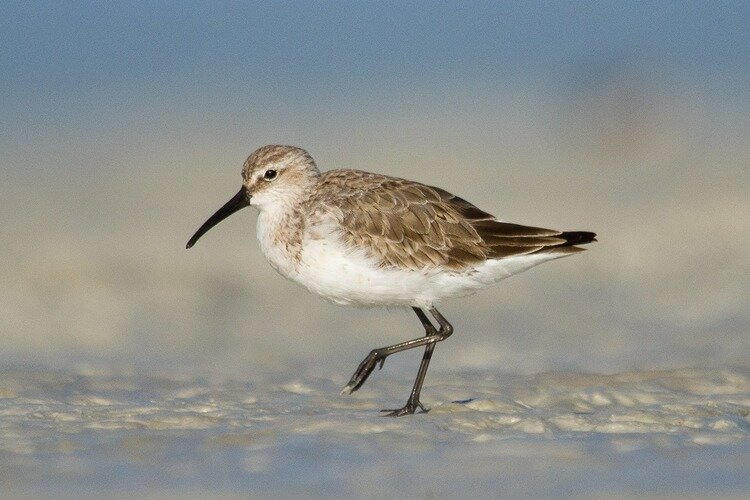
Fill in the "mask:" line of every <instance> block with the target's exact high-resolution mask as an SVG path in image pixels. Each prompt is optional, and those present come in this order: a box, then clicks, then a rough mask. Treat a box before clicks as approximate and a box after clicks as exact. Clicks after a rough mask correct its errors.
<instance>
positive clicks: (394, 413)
mask: <svg viewBox="0 0 750 500" xmlns="http://www.w3.org/2000/svg"><path fill="white" fill-rule="evenodd" d="M417 408H418V409H420V410H422V411H421V412H420V413H427V412H428V411H430V409H429V408H425V407H424V405H423V404H422V403H420V402H419V400H416V401H412V400H411V398H409V401H407V402H406V405H404V407H403V408H399V409H397V410H380V411H381V412H383V413H385V415H383V416H384V417H402V416H404V415H413V414H414V413H416V412H417Z"/></svg>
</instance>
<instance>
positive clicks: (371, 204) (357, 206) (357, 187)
mask: <svg viewBox="0 0 750 500" xmlns="http://www.w3.org/2000/svg"><path fill="white" fill-rule="evenodd" d="M318 188H319V189H318V190H317V193H318V194H317V195H316V199H315V201H316V202H318V203H320V204H321V205H322V206H325V207H326V208H327V210H326V212H327V213H334V214H335V215H336V218H337V220H338V222H339V224H340V225H341V227H342V228H343V230H344V233H345V237H346V239H347V241H348V243H349V244H351V245H354V246H357V247H360V248H364V249H366V250H367V251H368V253H370V254H371V255H372V256H373V257H375V258H376V259H378V260H379V261H380V262H381V263H382V264H383V265H384V266H388V267H398V268H405V269H411V270H421V269H426V268H431V267H437V266H441V267H446V268H448V269H452V270H455V271H464V270H468V269H470V268H471V267H473V266H474V265H476V264H479V263H481V262H483V261H485V260H486V259H488V258H490V259H498V258H504V257H510V256H514V255H524V254H529V253H533V252H538V251H545V250H548V249H551V248H555V247H562V246H566V245H570V244H571V243H569V242H568V239H567V238H566V236H565V235H566V234H572V233H561V232H560V231H554V230H549V229H541V228H534V227H527V226H520V225H517V224H509V223H506V222H499V221H497V220H495V218H494V216H492V215H491V214H489V213H487V212H484V211H482V210H480V209H479V208H477V207H475V206H474V205H472V204H471V203H469V202H467V201H466V200H464V199H462V198H459V197H457V196H454V195H452V194H450V193H448V192H447V191H444V190H442V189H440V188H435V187H431V186H426V185H424V184H420V183H417V182H412V181H407V180H404V179H398V178H393V177H387V176H382V175H378V174H371V173H368V172H360V171H356V170H334V171H330V172H326V173H325V174H323V179H322V180H321V183H320V184H319V186H318ZM577 250H580V249H577Z"/></svg>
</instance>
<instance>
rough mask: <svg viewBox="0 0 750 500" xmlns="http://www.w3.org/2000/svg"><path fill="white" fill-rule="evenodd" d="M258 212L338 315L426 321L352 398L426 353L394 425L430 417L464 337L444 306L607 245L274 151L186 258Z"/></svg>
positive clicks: (265, 247)
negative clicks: (433, 370)
mask: <svg viewBox="0 0 750 500" xmlns="http://www.w3.org/2000/svg"><path fill="white" fill-rule="evenodd" d="M248 206H253V207H255V208H256V209H257V210H258V212H259V213H258V219H257V223H256V232H257V239H258V243H259V245H260V248H261V250H262V252H263V254H264V255H265V257H266V258H267V259H268V261H269V262H270V264H271V266H272V267H273V268H274V269H275V270H276V271H277V272H278V273H279V274H281V275H282V276H284V277H286V278H288V279H290V280H292V281H294V282H296V283H298V284H300V285H302V286H303V287H304V288H307V289H308V290H309V291H311V292H313V293H316V294H318V295H321V296H323V297H324V298H326V299H328V300H329V301H332V302H334V303H336V304H342V305H357V306H400V307H410V308H412V310H413V311H414V312H415V313H416V315H417V317H418V318H419V320H420V322H421V323H422V327H423V328H424V335H423V336H421V337H418V338H414V339H411V340H407V341H405V342H401V343H398V344H395V345H391V346H387V347H381V348H377V349H373V350H372V351H370V353H369V354H368V355H367V356H366V357H365V358H364V360H363V361H362V362H361V363H360V364H359V366H358V367H357V369H356V371H355V372H354V375H352V377H351V379H350V380H349V382H348V383H347V384H346V386H345V387H344V389H343V391H342V394H350V393H352V392H354V391H356V390H358V389H359V388H360V387H362V384H364V383H365V381H366V380H367V379H368V377H369V376H370V374H371V373H372V372H373V370H374V369H375V367H376V366H378V365H379V366H380V368H382V367H383V364H384V363H385V360H386V358H387V357H388V356H391V355H392V354H396V353H398V352H402V351H405V350H408V349H415V348H419V347H424V354H423V357H422V361H421V363H420V366H419V370H418V372H417V377H416V379H415V381H414V385H413V387H412V390H411V393H410V394H409V397H408V399H407V401H406V404H405V405H404V406H403V407H401V408H397V409H393V410H382V411H383V412H385V414H386V415H389V416H402V415H411V414H414V413H415V412H417V411H418V410H419V412H420V413H426V412H427V411H429V409H428V408H427V407H425V406H424V405H423V404H422V402H421V401H420V396H421V391H422V385H423V383H424V380H425V376H426V374H427V368H428V366H429V364H430V359H431V358H432V353H433V351H434V349H435V346H436V344H437V343H438V342H442V341H443V340H445V339H447V338H448V337H450V336H451V334H452V333H453V326H452V325H451V324H450V323H449V322H448V320H446V319H445V317H444V316H443V315H442V314H441V313H440V312H439V311H438V310H437V308H436V304H437V303H438V302H440V301H442V300H443V299H449V298H453V297H462V296H467V295H470V294H472V293H474V292H476V291H478V290H479V289H482V288H484V287H486V286H488V285H490V284H493V283H495V282H497V281H500V280H502V279H504V278H507V277H509V276H512V275H514V274H517V273H520V272H522V271H525V270H527V269H529V268H531V267H533V266H536V265H538V264H541V263H543V262H547V261H550V260H554V259H558V258H561V257H566V256H569V255H572V254H575V253H578V252H581V251H584V250H585V249H584V248H581V247H579V246H578V245H582V244H585V243H590V242H593V241H596V234H595V233H593V232H589V231H557V230H553V229H543V228H539V227H531V226H525V225H520V224H513V223H509V222H504V221H502V220H499V219H497V218H496V217H494V216H493V215H491V214H489V213H488V212H485V211H483V210H481V209H479V208H477V207H476V206H474V205H473V204H471V203H469V202H468V201H466V200H464V199H463V198H460V197H458V196H455V195H453V194H451V193H449V192H448V191H445V190H443V189H441V188H438V187H434V186H430V185H427V184H422V183H419V182H415V181H410V180H406V179H401V178H397V177H390V176H387V175H381V174H377V173H371V172H365V171H361V170H353V169H335V170H328V171H325V172H321V171H320V170H319V169H318V167H317V165H316V163H315V161H314V160H313V158H312V156H311V155H310V154H309V153H308V152H307V151H305V150H304V149H302V148H299V147H295V146H284V145H275V144H272V145H267V146H263V147H260V148H258V149H257V150H255V151H254V152H253V153H252V154H251V155H250V156H249V157H248V158H247V160H246V161H245V162H244V164H243V166H242V187H241V188H240V190H239V191H238V192H237V194H236V195H234V197H232V198H231V199H230V200H229V201H228V202H227V203H225V204H224V205H223V206H222V207H221V208H220V209H219V210H217V211H216V213H214V214H213V215H212V216H211V217H210V218H208V220H206V222H205V223H204V224H203V225H201V226H200V228H199V229H198V230H197V231H196V232H195V234H194V235H193V236H192V237H191V238H190V240H189V241H188V243H187V245H186V248H191V247H192V246H193V245H194V244H195V243H196V242H197V241H198V239H199V238H201V237H202V236H203V235H204V234H205V233H206V232H207V231H208V230H210V229H211V228H212V227H214V226H215V225H216V224H218V223H219V222H221V221H222V220H224V219H225V218H227V217H229V216H230V215H232V214H233V213H235V212H237V211H238V210H241V209H243V208H245V207H248ZM428 314H429V315H430V316H432V318H433V320H434V322H433V321H431V320H430V318H429V317H428Z"/></svg>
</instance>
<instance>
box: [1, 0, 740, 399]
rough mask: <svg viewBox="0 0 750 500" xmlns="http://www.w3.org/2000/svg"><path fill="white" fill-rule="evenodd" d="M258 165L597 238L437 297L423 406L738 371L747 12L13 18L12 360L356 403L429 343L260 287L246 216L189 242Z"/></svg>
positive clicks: (7, 32) (722, 5)
mask: <svg viewBox="0 0 750 500" xmlns="http://www.w3.org/2000/svg"><path fill="white" fill-rule="evenodd" d="M267 143H282V144H293V145H298V146H301V147H304V148H306V149H308V150H309V151H310V153H311V154H312V155H313V157H314V158H315V159H316V161H317V162H318V165H319V167H320V168H321V169H322V170H328V169H334V168H359V169H365V170H373V171H377V172H381V173H384V174H389V175H395V176H400V177H406V178H410V179H414V180H419V181H422V182H426V183H430V184H434V185H438V186H441V187H443V188H445V189H447V190H449V191H451V192H454V193H456V194H458V195H460V196H462V197H464V198H466V199H468V200H471V201H472V202H474V203H475V204H476V205H478V206H479V207H480V208H482V209H484V210H486V211H489V212H491V213H494V214H495V215H497V216H499V217H500V218H502V219H504V220H508V221H512V222H517V223H523V224H530V225H537V226H543V227H552V228H559V229H566V230H592V231H596V232H597V233H598V234H599V243H596V244H594V245H591V246H590V247H589V249H590V251H589V252H586V253H585V254H581V255H578V256H575V257H571V258H569V259H564V260H561V261H556V262H553V263H550V264H546V265H544V266H540V267H537V268H535V269H533V270H531V271H529V272H527V273H524V274H521V275H519V276H515V277H513V278H511V279H510V280H507V281H503V282H501V283H500V284H499V285H498V286H495V287H492V288H489V289H486V290H484V291H483V292H481V293H479V294H478V295H476V296H474V297H470V298H467V299H460V300H454V301H450V302H447V303H446V304H444V305H443V307H442V308H441V311H442V312H443V313H444V314H445V316H446V317H447V318H448V319H449V320H451V321H452V323H453V324H454V326H455V327H456V333H457V334H456V335H455V336H454V337H453V338H451V339H450V341H449V342H447V343H445V344H444V345H441V347H440V348H439V349H438V350H437V353H436V356H435V357H434V360H433V365H432V368H431V374H430V377H428V385H429V384H430V382H431V380H432V381H436V380H439V376H440V375H439V374H440V373H441V372H446V371H453V370H481V371H488V372H492V373H498V372H513V373H519V374H522V373H535V372H539V371H546V370H585V371H598V372H617V371H626V370H640V369H661V368H673V367H679V366H692V367H704V366H730V365H741V366H747V364H748V355H750V335H749V334H748V333H749V332H750V308H749V307H748V305H749V304H750V252H748V248H750V196H749V195H748V193H750V6H749V4H748V2H746V1H744V0H743V1H735V2H732V1H728V2H721V1H717V2H683V3H678V2H645V3H631V2H608V1H604V2H602V1H596V2H560V3H547V4H540V3H534V2H519V3H516V4H511V5H504V4H501V3H496V2H477V3H472V4H471V5H470V6H469V5H462V4H452V5H435V4H423V3H419V2H416V3H412V2H377V3H372V4H360V3H357V4H349V3H338V2H324V3H319V4H315V5H313V4H312V3H309V2H279V3H276V2H274V3H252V2H211V3H205V4H203V3H195V2H180V3H170V2H149V3H147V4H144V3H142V2H115V3H110V4H106V5H103V4H101V3H98V2H91V3H88V2H73V3H71V2H37V3H34V4H30V3H12V2H6V3H3V4H2V6H0V151H1V152H2V154H0V176H1V178H2V195H0V196H1V198H0V199H1V202H0V207H1V208H2V210H0V228H1V229H0V234H2V237H0V255H1V256H2V259H0V279H1V280H2V286H1V287H0V335H1V337H0V338H1V339H2V343H3V348H2V351H1V352H0V366H3V367H17V366H45V367H65V366H72V365H80V364H84V365H86V364H88V365H97V366H98V365H114V366H130V367H145V368H149V367H160V368H163V367H174V368H175V369H185V370H188V369H189V370H197V371H199V372H202V373H207V372H221V373H236V374H242V376H243V377H248V378H249V377H253V376H255V375H260V374H265V373H274V372H285V371H288V370H289V369H290V367H294V370H295V371H296V372H297V373H300V374H305V375H316V374H319V375H325V376H332V377H335V378H337V379H340V380H341V382H342V383H343V382H345V381H346V380H347V379H348V377H349V375H350V374H351V372H352V371H353V370H354V368H355V367H356V365H357V364H358V363H359V361H360V359H361V357H362V356H363V355H365V354H366V353H367V352H368V351H369V350H370V349H371V348H374V347H378V346H381V345H386V344H390V343H394V342H397V341H400V340H405V339H408V338H413V337H415V336H417V335H420V334H421V327H420V325H419V322H418V321H417V319H416V318H415V317H414V315H413V313H412V312H411V311H408V310H403V311H402V310H383V309H371V310H369V309H356V308H343V307H339V306H335V305H332V304H329V303H327V302H325V301H323V300H322V299H320V298H318V297H316V296H313V295H311V294H309V293H308V292H307V291H305V290H303V289H302V288H299V287H298V286H296V285H295V284H293V283H291V282H288V281H286V280H284V279H283V278H281V277H280V276H278V275H276V273H275V272H274V271H273V270H272V269H271V267H270V266H269V264H268V263H267V262H266V260H265V258H264V257H263V256H262V254H261V252H260V250H259V249H258V245H257V243H256V241H255V218H256V216H255V214H254V213H253V212H252V210H246V211H243V212H240V213H239V214H236V215H234V216H233V217H231V218H230V219H228V220H227V221H225V222H224V223H222V224H221V225H220V226H218V227H217V228H215V229H214V230H212V231H211V232H210V233H209V234H208V235H207V236H206V237H204V238H203V239H202V240H201V241H200V243H199V244H198V245H196V247H195V248H193V249H191V250H190V251H187V250H185V242H186V241H187V239H188V238H189V237H190V236H191V235H192V233H193V232H194V231H195V229H197V227H198V226H199V225H200V224H201V223H202V222H203V221H204V220H205V219H206V218H207V217H208V216H210V215H211V214H212V213H213V212H214V211H215V210H216V209H217V208H218V207H219V206H221V205H222V204H223V203H224V202H225V201H226V200H228V199H229V198H230V197H231V196H232V195H233V194H234V193H235V192H236V191H237V189H238V188H239V185H240V169H241V165H242V163H243V161H244V159H245V157H246V156H247V155H248V154H249V153H250V152H252V151H253V150H254V149H255V148H257V147H259V146H261V145H264V144H267ZM419 356H420V353H414V354H412V353H408V354H404V355H403V356H401V357H400V358H399V359H398V360H396V359H394V360H393V362H391V361H389V366H390V367H391V369H394V368H393V367H394V366H395V367H396V368H395V369H402V370H407V371H408V372H409V373H411V372H413V371H415V370H416V364H415V363H416V358H418V357H419Z"/></svg>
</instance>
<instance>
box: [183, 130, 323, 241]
mask: <svg viewBox="0 0 750 500" xmlns="http://www.w3.org/2000/svg"><path fill="white" fill-rule="evenodd" d="M319 175H320V172H319V171H318V168H317V167H316V166H315V161H314V160H313V159H312V157H311V156H310V154H309V153H308V152H307V151H305V150H304V149H301V148H297V147H294V146H279V145H269V146H263V147H261V148H258V149H256V150H255V151H254V152H253V153H252V154H251V155H250V156H248V158H247V160H245V164H244V165H243V166H242V187H241V188H240V190H239V192H238V193H237V194H236V195H234V197H233V198H232V199H231V200H229V201H228V202H227V203H225V204H224V206H223V207H221V208H220V209H219V210H217V211H216V213H215V214H213V215H212V216H211V217H210V218H209V219H208V220H207V221H206V222H205V223H204V224H203V225H202V226H201V227H200V228H199V229H198V231H196V232H195V234H194V235H193V237H192V238H190V241H188V243H187V248H190V247H192V246H193V245H194V244H195V242H196V241H198V239H199V238H200V237H201V236H203V235H204V234H205V233H206V232H208V230H209V229H211V228H212V227H214V226H215V225H216V224H218V223H219V222H221V221H222V220H224V219H226V218H227V217H229V216H230V215H232V214H233V213H235V212H236V211H238V210H241V209H243V208H245V207H247V206H249V205H253V206H255V207H258V209H260V210H278V209H283V207H284V206H289V205H291V204H294V203H295V202H298V201H300V200H301V199H302V198H303V197H304V196H305V195H306V193H307V191H308V190H309V189H310V187H311V186H312V185H313V184H314V183H315V181H316V180H317V178H318V176H319Z"/></svg>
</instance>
